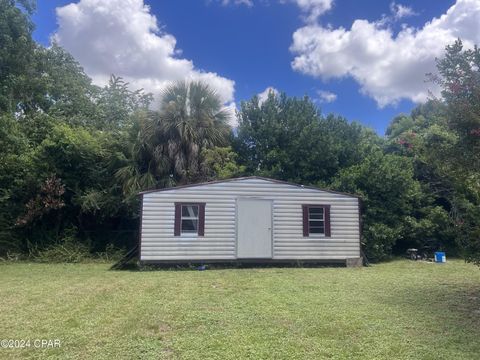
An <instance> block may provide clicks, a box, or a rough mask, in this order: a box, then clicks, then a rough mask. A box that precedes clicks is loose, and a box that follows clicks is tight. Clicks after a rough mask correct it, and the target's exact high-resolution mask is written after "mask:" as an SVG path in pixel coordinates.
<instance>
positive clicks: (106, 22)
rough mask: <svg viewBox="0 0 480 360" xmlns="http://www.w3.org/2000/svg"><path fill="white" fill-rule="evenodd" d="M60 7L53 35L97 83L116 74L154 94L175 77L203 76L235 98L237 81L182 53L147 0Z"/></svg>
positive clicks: (226, 97) (94, 0)
mask: <svg viewBox="0 0 480 360" xmlns="http://www.w3.org/2000/svg"><path fill="white" fill-rule="evenodd" d="M56 10H57V22H58V30H57V32H56V33H55V34H54V35H53V40H55V41H57V42H58V43H59V44H60V45H62V46H63V47H64V48H65V49H67V50H68V51H69V52H70V53H71V54H72V55H73V56H74V57H75V58H76V59H77V60H78V61H79V62H80V64H81V65H82V66H83V67H84V68H85V71H86V72H87V74H89V75H90V76H91V77H92V79H93V81H94V82H95V83H96V84H98V85H104V84H105V83H106V82H107V81H108V78H109V76H110V74H115V75H117V76H121V77H123V78H124V79H125V80H126V81H128V82H129V83H130V84H131V85H132V87H133V88H140V87H141V88H144V89H145V90H147V91H150V92H153V93H154V94H155V95H156V94H158V93H159V92H160V90H161V89H162V88H164V87H165V85H167V84H168V83H170V82H172V81H176V80H184V79H187V80H203V81H206V82H207V83H209V84H210V85H211V86H212V87H213V88H214V89H215V90H216V91H217V93H218V94H219V96H220V97H221V99H222V101H224V102H225V103H229V102H231V101H233V95H234V86H235V82H234V81H233V80H230V79H227V78H224V77H222V76H220V75H218V74H217V73H214V72H205V71H202V70H199V69H196V68H195V67H194V65H193V62H192V61H191V60H187V59H182V58H180V57H179V54H180V51H179V50H178V49H177V48H176V39H175V37H174V36H172V35H171V34H167V33H165V32H163V31H161V30H160V28H159V25H158V23H157V19H156V17H155V16H154V15H152V14H151V13H150V8H149V6H147V5H145V4H144V3H143V0H109V1H101V0H81V1H79V2H78V3H71V4H69V5H66V6H63V7H59V8H57V9H56Z"/></svg>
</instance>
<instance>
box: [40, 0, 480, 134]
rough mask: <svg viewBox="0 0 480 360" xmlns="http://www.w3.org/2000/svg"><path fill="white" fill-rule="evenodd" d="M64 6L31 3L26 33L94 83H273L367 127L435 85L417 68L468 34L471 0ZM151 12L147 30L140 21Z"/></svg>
mask: <svg viewBox="0 0 480 360" xmlns="http://www.w3.org/2000/svg"><path fill="white" fill-rule="evenodd" d="M71 3H72V1H51V0H49V1H46V0H39V1H38V10H37V13H36V14H35V16H34V21H35V23H36V31H35V34H34V36H35V38H36V40H37V41H39V42H41V43H43V44H45V45H47V44H48V43H49V41H50V38H51V36H52V35H54V34H56V35H55V36H56V39H57V41H58V42H59V43H60V44H61V45H62V46H64V47H65V48H66V49H67V50H68V51H70V52H71V53H72V54H73V55H74V56H75V57H76V58H77V60H79V62H80V63H81V64H82V65H83V66H84V67H85V69H86V71H87V73H88V74H89V75H90V76H92V78H93V79H94V81H95V82H97V83H99V84H100V83H102V82H104V81H105V79H106V78H107V77H108V75H109V73H115V74H117V75H120V76H123V77H125V78H126V79H127V80H129V81H130V82H131V83H132V85H133V86H142V87H145V88H146V89H147V90H150V91H153V92H158V91H159V89H161V87H162V86H164V84H165V83H166V82H168V81H171V80H176V79H178V78H181V77H182V76H187V77H191V78H195V79H198V78H200V79H203V80H207V81H210V80H211V81H212V82H213V84H214V87H215V86H216V88H217V89H218V91H219V92H221V93H223V94H224V98H223V99H224V101H225V103H226V104H230V106H233V103H236V104H237V106H238V104H239V103H240V101H242V100H246V99H249V98H251V97H252V96H253V95H255V94H258V93H261V92H263V91H264V90H265V89H266V88H267V87H273V88H275V89H278V90H279V91H285V92H286V93H287V94H288V95H291V96H302V95H305V94H307V95H309V96H310V97H311V98H312V99H314V100H315V101H316V102H317V104H318V106H319V107H320V108H321V110H322V112H323V113H330V112H333V113H336V114H340V115H342V116H344V117H346V118H347V119H348V120H357V121H360V122H361V123H363V124H365V125H367V126H369V127H372V128H374V129H375V130H376V131H377V132H378V133H379V134H383V133H384V130H385V128H386V126H387V125H388V123H389V121H390V120H391V119H392V117H394V116H395V115H397V114H398V113H401V112H407V113H408V112H409V111H410V110H411V109H412V108H413V107H414V106H415V104H416V103H419V102H421V101H424V99H425V98H426V94H428V90H432V91H433V92H434V93H435V91H436V89H434V88H431V86H433V85H432V84H428V83H425V81H424V80H425V78H424V76H423V74H424V73H425V72H426V71H433V70H434V59H435V57H436V56H441V54H442V52H443V50H442V49H443V48H444V46H445V45H446V44H447V43H448V42H451V41H452V40H453V39H454V38H456V37H462V39H464V40H465V41H466V43H467V45H468V44H473V43H478V42H479V41H478V40H479V39H478V37H479V36H480V35H479V30H480V29H479V28H478V24H479V23H480V22H479V19H480V16H479V14H480V4H479V1H477V0H458V1H457V4H456V3H455V1H446V0H435V1H434V0H428V1H398V2H395V3H394V2H392V1H381V0H376V1H373V0H367V1H354V0H336V1H332V0H283V1H280V0H258V1H256V0H230V1H228V0H218V1H216V0H196V1H187V0H177V1H174V0H172V1H166V0H165V1H145V2H143V1H142V0H123V1H122V0H111V1H108V2H106V1H103V2H102V1H99V0H82V1H80V2H78V1H77V2H74V3H73V4H71ZM69 4H70V5H69ZM66 5H68V6H67V7H65V6H66ZM145 5H147V7H146V6H145ZM56 8H60V9H63V11H60V12H58V14H57V13H56V11H55V9H56ZM447 11H448V12H447ZM137 15H138V16H137ZM442 15H443V18H441V16H442ZM465 18H466V19H465ZM459 19H461V20H460V24H459ZM155 20H156V22H157V24H158V28H157V29H152V27H151V26H150V28H149V27H144V26H143V25H142V24H144V23H145V22H149V23H150V25H152V21H153V22H155ZM132 24H134V25H132ZM426 24H427V25H426ZM453 24H455V25H453ZM472 24H473V25H472ZM475 24H477V25H475ZM294 34H296V35H295V37H294ZM145 39H147V40H145ZM174 40H175V41H174ZM146 42H147V43H148V42H151V45H149V46H145V43H146ZM137 55H138V56H137ZM322 94H323V99H322Z"/></svg>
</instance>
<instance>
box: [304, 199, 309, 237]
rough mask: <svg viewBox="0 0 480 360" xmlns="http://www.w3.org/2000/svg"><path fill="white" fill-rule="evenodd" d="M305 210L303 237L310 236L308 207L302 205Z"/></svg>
mask: <svg viewBox="0 0 480 360" xmlns="http://www.w3.org/2000/svg"><path fill="white" fill-rule="evenodd" d="M302 209H303V236H309V232H308V205H302Z"/></svg>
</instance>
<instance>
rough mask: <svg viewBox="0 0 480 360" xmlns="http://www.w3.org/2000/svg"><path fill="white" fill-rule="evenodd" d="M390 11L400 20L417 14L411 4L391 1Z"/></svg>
mask: <svg viewBox="0 0 480 360" xmlns="http://www.w3.org/2000/svg"><path fill="white" fill-rule="evenodd" d="M390 12H391V13H392V15H393V18H394V19H395V20H400V19H403V18H405V17H409V16H414V15H417V13H416V12H415V11H413V9H412V8H411V7H409V6H406V5H402V4H397V3H395V2H392V3H390Z"/></svg>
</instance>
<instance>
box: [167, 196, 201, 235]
mask: <svg viewBox="0 0 480 360" xmlns="http://www.w3.org/2000/svg"><path fill="white" fill-rule="evenodd" d="M204 233H205V203H175V224H174V235H175V236H180V235H187V236H188V235H191V236H195V235H198V236H204Z"/></svg>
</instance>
